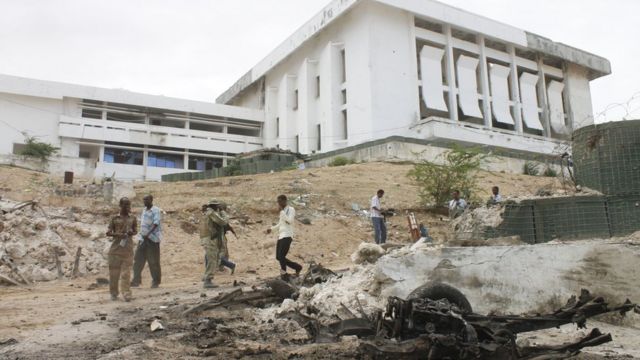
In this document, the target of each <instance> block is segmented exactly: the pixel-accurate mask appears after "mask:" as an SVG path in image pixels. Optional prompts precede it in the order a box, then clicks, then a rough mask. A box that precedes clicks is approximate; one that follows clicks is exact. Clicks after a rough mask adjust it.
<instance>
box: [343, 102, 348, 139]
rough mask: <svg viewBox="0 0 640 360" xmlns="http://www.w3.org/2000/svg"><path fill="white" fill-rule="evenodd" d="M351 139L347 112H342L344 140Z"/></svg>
mask: <svg viewBox="0 0 640 360" xmlns="http://www.w3.org/2000/svg"><path fill="white" fill-rule="evenodd" d="M347 139H349V124H348V119H347V110H346V109H345V110H342V140H347Z"/></svg>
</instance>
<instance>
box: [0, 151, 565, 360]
mask: <svg viewBox="0 0 640 360" xmlns="http://www.w3.org/2000/svg"><path fill="white" fill-rule="evenodd" d="M410 169H411V165H400V164H390V163H372V164H357V165H348V166H344V167H335V168H322V169H307V170H295V171H286V172H280V173H273V174H262V175H254V176H240V177H232V178H222V179H214V180H207V181H194V182H182V183H152V182H148V183H137V184H136V185H135V187H134V188H135V191H136V194H137V195H136V197H135V198H134V199H133V206H134V209H133V212H134V213H135V214H138V213H139V211H140V210H141V208H142V197H143V196H144V195H145V194H152V195H153V196H154V198H155V201H154V203H155V205H157V206H159V207H160V208H161V209H162V210H163V211H164V222H163V227H164V229H163V231H164V238H163V243H162V253H161V264H162V273H163V274H162V285H161V287H160V288H159V289H150V288H149V285H150V278H149V273H148V271H147V270H146V269H145V272H144V273H143V285H142V287H141V288H139V289H134V300H133V301H132V302H130V303H124V302H112V301H110V300H109V294H108V290H107V288H106V287H99V288H97V289H93V290H88V288H89V286H90V284H92V283H94V282H95V280H96V277H97V276H102V277H107V270H106V269H104V270H103V271H102V273H101V274H99V275H93V274H87V275H85V276H82V277H79V278H76V279H68V278H65V279H59V280H54V281H50V282H39V283H35V284H32V285H30V286H22V287H5V286H0V357H3V358H7V359H44V358H47V359H57V358H71V359H75V358H87V359H129V358H141V359H178V358H200V357H203V356H204V357H206V356H210V357H213V358H216V357H218V356H220V357H223V356H224V357H226V358H228V357H232V358H243V357H251V358H256V359H259V358H260V359H261V358H264V359H267V358H353V357H354V356H355V341H354V340H353V339H348V338H347V339H345V340H344V341H343V342H341V343H338V344H313V345H305V346H300V344H302V343H303V341H302V340H301V338H302V337H301V335H300V334H299V333H298V332H299V331H300V327H299V326H294V325H293V324H291V321H287V320H283V321H282V323H277V324H275V325H274V324H262V323H260V321H258V320H256V319H255V318H254V315H255V314H254V313H252V312H250V311H245V310H242V309H239V310H237V311H225V312H220V311H211V312H207V313H203V314H201V315H200V317H199V318H197V319H187V318H184V317H182V316H180V313H181V311H182V310H184V309H185V308H186V307H188V306H190V305H193V304H195V303H197V302H199V301H202V300H203V299H206V298H210V297H212V296H214V295H215V294H216V293H218V292H219V291H222V290H228V289H230V288H232V287H233V286H234V284H235V285H242V286H245V287H250V286H252V285H254V284H257V283H260V282H261V281H262V280H264V279H267V278H270V277H273V276H276V275H277V274H278V266H277V263H276V261H275V259H274V257H275V254H274V253H275V240H276V239H275V238H274V237H273V235H265V234H264V230H265V229H266V228H268V227H269V226H270V225H271V224H272V223H273V222H274V221H275V220H276V219H277V209H276V204H275V197H276V196H277V195H278V194H286V195H288V196H289V198H290V200H292V205H293V206H294V207H295V208H296V211H297V214H298V217H299V219H300V220H304V221H305V222H307V223H310V224H309V225H304V224H303V223H302V222H299V223H298V224H297V225H296V230H297V235H296V238H295V241H294V243H293V245H292V250H291V253H290V257H291V258H292V259H293V260H294V261H297V262H301V263H304V264H309V263H311V262H315V263H321V264H323V265H324V266H326V267H328V268H331V269H334V270H343V269H349V268H352V267H353V266H354V265H353V264H352V262H351V260H350V255H351V254H352V253H353V252H354V251H355V250H356V249H357V247H358V245H359V244H360V243H361V242H362V241H371V239H372V237H373V234H372V229H371V226H370V223H369V220H368V218H367V217H366V215H364V214H362V212H361V211H356V210H357V209H368V202H369V199H370V198H371V197H372V196H373V195H374V194H375V192H376V190H377V189H379V188H383V189H385V191H386V193H385V197H384V198H383V207H385V208H393V209H395V210H396V212H397V213H398V216H395V217H393V218H391V219H390V222H389V237H390V239H389V242H393V243H398V244H408V243H409V241H410V240H409V235H408V232H407V226H406V217H405V216H404V214H406V213H407V212H409V211H412V212H415V213H416V216H417V218H418V221H419V222H422V223H424V224H425V225H426V226H427V227H428V228H429V230H430V233H431V235H432V237H433V238H434V239H435V240H436V241H437V242H446V241H447V240H448V239H449V238H450V236H451V231H450V228H449V223H448V220H447V219H444V218H443V216H441V215H437V214H433V213H428V212H426V211H423V210H422V208H423V206H422V204H420V202H419V200H418V196H417V193H418V190H417V187H416V186H415V185H414V184H412V183H411V181H410V180H409V179H408V178H407V177H406V173H407V172H408V171H409V170H410ZM61 181H62V179H58V178H52V177H50V176H48V175H46V174H41V173H36V172H31V171H26V170H22V169H17V168H9V167H0V194H1V195H2V197H3V198H8V199H12V200H16V201H23V200H32V199H36V200H38V201H39V202H40V204H42V205H43V206H52V207H54V206H55V207H69V208H74V209H76V211H79V212H82V211H83V209H84V210H87V209H91V208H96V207H104V206H106V205H105V204H104V203H103V201H102V200H101V199H99V198H95V197H93V198H91V197H87V196H83V195H74V196H64V195H60V191H57V190H59V189H61V188H63V186H62V184H61ZM479 181H480V186H481V188H483V189H486V194H485V195H486V196H488V194H489V191H490V188H491V186H493V185H497V186H499V187H500V188H501V192H502V194H503V196H507V197H508V196H510V195H513V196H518V197H522V196H525V195H534V194H535V193H536V191H537V190H538V189H539V188H541V187H547V188H553V189H555V190H557V191H563V189H562V187H561V185H560V183H559V181H557V180H556V179H554V178H544V177H530V176H525V175H515V174H503V173H488V172H482V173H481V174H480V175H479ZM87 184H88V183H87V182H83V181H79V182H77V185H75V186H76V187H82V186H83V185H87ZM483 197H484V196H483ZM210 198H217V199H220V200H223V201H224V202H226V203H228V204H229V209H230V214H231V216H232V225H233V226H234V227H235V229H236V231H237V232H238V238H237V239H236V238H234V237H233V236H231V237H230V239H229V250H230V254H231V259H232V260H233V261H235V262H237V264H238V270H237V271H236V273H235V274H234V275H230V274H228V273H219V275H218V276H217V277H216V279H215V280H214V282H215V283H217V284H219V285H221V288H220V289H214V290H207V291H205V290H203V289H202V286H201V276H202V272H203V268H204V259H203V251H202V248H201V247H200V245H199V241H198V239H197V234H196V232H197V224H198V220H199V214H200V207H201V205H202V204H204V203H206V202H207V201H208V200H209V199H210ZM111 208H112V213H113V214H115V213H117V208H116V207H114V206H111ZM354 209H356V210H354ZM96 221H99V222H100V221H102V222H104V223H106V217H105V218H103V219H97V220H96ZM105 231H106V228H105ZM103 236H104V235H103ZM156 318H159V319H160V321H162V322H163V325H165V330H164V331H159V332H151V331H150V330H149V324H150V323H151V321H152V320H153V319H156ZM202 321H205V322H206V321H209V323H212V324H213V323H215V326H214V328H215V331H214V332H211V331H213V330H211V329H212V328H205V329H204V330H202V331H200V330H195V328H196V327H197V326H198V324H199V323H202ZM274 326H276V328H277V330H278V331H276V332H274V331H273V327H274ZM214 333H215V334H217V335H215V336H214V335H212V334H214ZM194 334H195V335H194ZM10 339H15V342H14V341H10V342H7V341H8V340H10ZM336 349H339V352H336ZM222 354H224V355H222Z"/></svg>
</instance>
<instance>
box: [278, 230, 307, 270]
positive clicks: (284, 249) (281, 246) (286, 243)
mask: <svg viewBox="0 0 640 360" xmlns="http://www.w3.org/2000/svg"><path fill="white" fill-rule="evenodd" d="M292 241H293V239H292V238H290V237H286V238H282V239H279V240H278V242H277V244H276V260H278V262H280V269H281V270H282V271H287V266H288V267H290V268H292V269H294V270H295V271H296V272H300V270H302V265H300V264H298V263H296V262H293V261H291V260H289V259H287V254H288V253H289V248H290V247H291V242H292Z"/></svg>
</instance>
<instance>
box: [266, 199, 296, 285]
mask: <svg viewBox="0 0 640 360" xmlns="http://www.w3.org/2000/svg"><path fill="white" fill-rule="evenodd" d="M278 207H279V208H280V218H279V220H278V223H277V224H276V225H274V226H273V227H271V228H270V229H267V234H271V232H273V231H278V243H277V244H276V260H278V261H279V262H280V274H281V275H285V274H286V273H287V266H288V267H290V268H292V269H293V270H295V272H296V275H300V271H302V265H300V264H298V263H295V262H293V261H291V260H289V259H287V254H288V253H289V248H290V247H291V242H292V241H293V230H294V222H295V218H296V210H295V209H294V208H293V207H291V206H289V205H288V203H287V197H286V196H285V195H280V196H278Z"/></svg>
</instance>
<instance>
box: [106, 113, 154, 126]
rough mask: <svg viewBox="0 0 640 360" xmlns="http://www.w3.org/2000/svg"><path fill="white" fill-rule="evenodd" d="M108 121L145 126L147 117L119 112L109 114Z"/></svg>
mask: <svg viewBox="0 0 640 360" xmlns="http://www.w3.org/2000/svg"><path fill="white" fill-rule="evenodd" d="M107 120H110V121H120V122H126V123H133V124H144V120H145V116H144V115H143V114H125V113H117V112H107Z"/></svg>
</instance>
